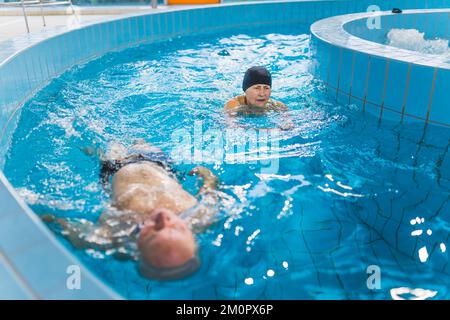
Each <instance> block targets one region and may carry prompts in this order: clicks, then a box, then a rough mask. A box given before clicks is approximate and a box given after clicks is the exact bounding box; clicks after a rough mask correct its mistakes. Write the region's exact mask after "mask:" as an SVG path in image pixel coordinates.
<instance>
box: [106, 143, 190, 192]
mask: <svg viewBox="0 0 450 320" xmlns="http://www.w3.org/2000/svg"><path fill="white" fill-rule="evenodd" d="M143 161H148V162H152V163H155V164H157V165H159V166H160V167H161V168H163V169H164V170H166V171H167V172H169V173H172V174H173V175H174V177H175V178H178V179H183V177H182V175H180V173H179V172H177V171H175V170H174V169H173V168H172V165H173V161H172V160H171V159H170V158H169V157H167V156H166V154H165V153H164V152H145V151H142V152H140V151H137V152H133V153H131V154H129V155H127V156H126V157H125V158H123V159H120V160H106V161H102V163H101V168H100V181H101V182H102V185H103V186H104V187H107V186H108V185H109V178H110V177H111V176H113V175H114V174H115V173H116V172H117V171H119V170H120V169H121V168H123V167H124V166H126V165H128V164H132V163H138V162H143Z"/></svg>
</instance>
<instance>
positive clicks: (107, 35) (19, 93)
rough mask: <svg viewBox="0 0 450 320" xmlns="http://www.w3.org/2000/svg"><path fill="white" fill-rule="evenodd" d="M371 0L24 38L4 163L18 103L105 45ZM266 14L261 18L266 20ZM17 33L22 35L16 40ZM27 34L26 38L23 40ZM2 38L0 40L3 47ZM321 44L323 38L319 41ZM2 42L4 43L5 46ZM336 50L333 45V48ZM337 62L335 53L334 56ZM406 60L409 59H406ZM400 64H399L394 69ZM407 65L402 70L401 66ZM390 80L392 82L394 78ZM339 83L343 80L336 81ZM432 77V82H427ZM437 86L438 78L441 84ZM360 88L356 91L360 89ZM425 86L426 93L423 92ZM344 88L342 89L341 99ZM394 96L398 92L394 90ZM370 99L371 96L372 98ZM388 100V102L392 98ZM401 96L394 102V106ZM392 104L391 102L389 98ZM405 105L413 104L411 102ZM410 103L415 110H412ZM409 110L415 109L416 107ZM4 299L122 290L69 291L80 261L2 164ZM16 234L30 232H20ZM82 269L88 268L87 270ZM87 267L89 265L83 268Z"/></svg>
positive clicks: (14, 61)
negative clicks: (71, 271) (69, 270)
mask: <svg viewBox="0 0 450 320" xmlns="http://www.w3.org/2000/svg"><path fill="white" fill-rule="evenodd" d="M446 2H447V1H440V0H439V1H438V0H436V1H431V0H430V1H423V0H420V1H419V0H417V1H411V0H403V1H380V7H381V9H383V10H386V9H389V8H391V7H393V6H400V7H403V8H417V7H426V8H428V7H443V6H444V4H445V3H446ZM371 4H373V0H362V1H350V0H342V1H318V2H317V1H316V2H284V3H283V2H281V3H280V2H279V3H262V4H258V5H247V4H245V5H242V4H240V5H236V6H219V7H208V8H201V9H200V8H199V9H195V10H180V11H173V12H167V13H161V14H149V15H141V16H135V17H127V18H124V19H120V20H116V21H110V22H105V23H101V24H95V25H91V26H87V27H84V28H80V29H77V30H72V31H70V32H67V33H64V34H61V35H58V36H55V37H52V38H49V39H47V40H45V41H40V42H37V43H33V42H32V43H31V46H29V45H30V44H27V41H24V43H25V44H27V46H29V47H28V48H26V49H24V50H22V51H20V52H19V53H18V54H15V55H14V56H12V57H10V58H9V59H7V60H3V61H2V62H0V169H1V168H2V167H3V164H4V159H5V155H6V152H7V150H8V146H9V143H10V140H11V137H12V135H13V134H14V130H15V127H16V124H17V121H18V119H19V117H20V110H21V106H22V104H23V102H24V101H26V100H27V99H28V98H29V97H30V96H32V94H33V93H34V92H35V91H36V90H39V88H41V87H42V86H44V85H45V83H46V82H47V81H49V80H50V79H52V78H53V77H55V76H56V75H58V74H60V73H61V72H63V71H64V70H66V69H67V68H69V67H71V66H72V65H74V64H78V63H82V62H84V61H88V60H90V59H94V58H96V57H98V56H100V55H102V54H103V53H105V52H108V51H111V50H120V49H121V48H124V47H128V46H132V45H137V44H139V43H142V42H148V41H150V42H151V41H156V40H164V39H167V38H170V37H173V36H176V35H187V34H197V33H206V32H214V31H220V30H224V29H228V28H233V27H236V26H246V25H255V24H256V22H255V21H258V24H268V23H293V22H298V23H312V22H314V21H316V20H318V19H321V18H325V17H329V16H334V15H340V14H345V13H352V12H361V11H365V10H366V9H367V7H368V6H369V5H371ZM261 17H263V20H261ZM19 40H20V39H19ZM25 40H27V39H25ZM1 45H2V44H0V47H1ZM322 46H324V44H322ZM3 49H5V50H3ZM323 49H324V50H322V51H323V52H326V54H325V55H324V53H323V52H320V50H319V53H318V54H319V55H322V56H323V57H322V58H321V59H324V60H323V61H326V62H327V64H328V63H329V62H330V59H329V57H330V52H331V53H332V57H333V59H336V57H339V56H342V61H343V63H341V64H337V63H333V64H332V72H330V73H329V74H328V77H329V78H330V79H329V83H332V84H334V86H335V87H336V86H337V87H340V88H344V87H349V86H350V87H351V88H352V89H351V90H353V92H358V93H357V94H358V95H359V94H362V93H363V92H364V89H363V82H358V83H357V82H356V81H355V83H354V84H353V86H352V85H349V82H351V79H349V78H348V75H350V73H348V72H342V74H345V75H346V76H342V77H341V78H340V79H339V78H337V76H336V75H337V74H339V73H338V72H337V70H336V67H337V66H339V69H342V70H348V69H349V68H350V62H349V61H351V59H352V55H353V54H354V53H353V52H349V51H345V50H343V51H342V52H339V50H337V51H336V48H323ZM8 50H12V49H11V48H10V47H8V48H2V50H1V52H0V56H3V57H4V56H5V55H6V52H7V51H8ZM330 50H331V51H330ZM366 59H367V57H364V56H362V55H357V56H356V57H355V61H356V64H355V69H358V70H364V69H365V68H366V64H367V60H366ZM335 61H337V60H335ZM372 63H373V66H374V67H373V70H383V68H384V65H383V64H385V61H383V60H379V61H378V60H375V59H374V61H373V62H372ZM406 67H407V66H406ZM395 68H397V69H398V70H395ZM391 72H392V74H395V73H396V72H400V73H399V74H404V72H405V66H402V65H401V64H399V65H398V66H391ZM401 72H403V73H401ZM413 73H414V75H416V74H417V75H418V76H414V77H411V78H414V79H415V80H414V81H416V82H417V83H415V84H411V86H413V85H414V86H418V87H420V88H424V87H425V86H424V84H422V83H420V81H422V80H420V79H422V78H423V79H426V80H423V82H427V81H428V80H429V78H430V77H432V75H431V74H430V72H429V71H428V70H426V69H419V68H417V69H414V71H413ZM369 78H370V81H371V82H374V81H380V79H382V78H383V75H382V74H381V73H380V74H379V73H378V72H371V73H370V77H369ZM448 78H449V75H448V74H444V73H439V74H438V76H437V80H436V83H437V84H440V83H447V84H448V83H450V81H449V80H450V79H448ZM389 81H395V79H394V78H392V77H390V78H389ZM336 83H338V84H336ZM427 83H428V82H427ZM437 87H438V85H437ZM376 88H379V85H377V86H374V87H372V88H371V89H370V90H369V92H368V93H367V96H368V100H369V99H372V100H373V101H375V100H376V99H375V98H374V97H376V96H378V95H379V92H372V91H371V90H372V89H373V90H375V89H376ZM358 90H359V91H358ZM421 91H423V92H424V96H423V97H422V96H421ZM426 91H427V90H419V91H418V92H414V95H415V97H414V100H420V99H423V100H425V98H426ZM343 96H344V95H341V94H340V90H338V98H342V97H343ZM390 98H392V99H394V98H395V96H393V97H390ZM435 98H436V99H444V92H443V91H439V92H436V94H435ZM372 100H371V101H372ZM390 103H391V102H390ZM396 103H397V102H396V101H395V102H392V105H396ZM386 105H388V103H386ZM408 108H412V107H410V106H409V105H408ZM408 110H410V109H408ZM411 110H412V109H411ZM436 112H438V110H435V109H433V110H432V112H431V115H432V116H431V117H432V118H433V119H435V118H439V114H436ZM0 180H1V181H0V283H1V284H2V287H1V289H2V290H1V292H2V295H1V297H0V298H11V297H20V298H36V297H38V298H87V299H89V298H93V297H96V298H111V297H117V296H116V295H115V294H114V293H112V292H108V290H106V289H105V288H104V287H102V286H101V285H99V284H98V283H97V282H96V280H95V278H92V277H88V278H89V279H91V280H89V281H87V282H86V281H85V282H84V286H83V290H75V291H70V290H67V288H65V279H66V277H67V274H66V273H64V272H61V270H64V267H66V266H67V265H68V264H71V263H76V264H79V262H77V260H76V259H75V258H74V257H73V256H72V255H71V254H70V253H69V252H68V251H66V250H65V249H64V248H63V247H62V245H60V244H59V243H58V242H57V241H56V239H55V238H54V237H53V236H52V235H51V234H50V232H49V231H48V230H47V228H46V227H45V226H44V225H43V224H42V223H41V222H40V221H39V219H38V218H37V217H36V216H35V215H34V213H33V212H32V211H31V210H30V209H29V208H28V207H27V206H26V204H25V203H24V202H23V201H22V200H21V199H19V198H18V196H17V195H16V194H15V192H14V190H13V188H12V187H11V186H10V185H9V183H8V182H7V180H6V179H5V177H4V176H3V173H2V172H1V171H0ZM17 235H26V236H23V237H21V238H18V236H17ZM83 270H84V269H83ZM83 272H85V271H83Z"/></svg>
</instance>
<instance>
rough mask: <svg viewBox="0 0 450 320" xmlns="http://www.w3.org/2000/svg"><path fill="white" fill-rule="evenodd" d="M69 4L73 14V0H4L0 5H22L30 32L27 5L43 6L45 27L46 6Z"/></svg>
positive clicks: (42, 12) (43, 23)
mask: <svg viewBox="0 0 450 320" xmlns="http://www.w3.org/2000/svg"><path fill="white" fill-rule="evenodd" d="M62 4H69V5H70V8H71V9H72V14H75V9H74V8H73V4H72V0H64V1H51V0H20V1H15V2H4V3H0V6H4V7H19V6H20V7H22V12H23V18H24V19H25V25H26V27H27V33H30V26H29V25H28V18H27V13H26V10H25V7H37V6H39V7H40V8H41V16H42V25H43V26H44V27H45V26H46V22H45V15H44V7H48V6H55V5H62Z"/></svg>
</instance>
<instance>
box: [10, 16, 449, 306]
mask: <svg viewBox="0 0 450 320" xmlns="http://www.w3.org/2000/svg"><path fill="white" fill-rule="evenodd" d="M313 62H314V57H311V50H310V35H309V34H308V26H299V25H285V26H266V27H265V28H264V29H263V28H260V29H257V28H254V29H250V30H249V29H247V30H246V29H242V30H235V31H233V32H229V33H226V34H213V35H209V36H201V37H200V36H196V37H183V38H175V39H172V40H171V41H166V42H160V43H156V44H149V45H142V46H139V47H136V48H130V49H127V50H125V51H121V52H115V53H109V54H107V55H105V56H103V57H100V58H99V59H97V60H94V61H92V62H89V63H87V64H85V65H80V66H77V67H74V68H72V69H70V70H68V71H67V72H65V73H64V74H62V75H61V76H60V77H59V78H56V79H54V80H53V81H52V82H50V83H49V84H48V85H47V86H46V87H45V88H43V89H42V90H41V91H40V92H38V93H37V94H36V95H35V96H34V97H33V98H32V99H30V100H29V101H28V102H27V103H26V105H25V106H24V108H23V110H22V114H21V119H20V121H19V124H18V128H17V130H16V131H15V134H14V138H13V143H12V146H11V148H10V152H9V154H8V157H7V160H6V164H5V169H4V172H5V175H6V176H7V178H8V179H9V180H10V181H11V183H12V184H13V185H14V187H15V188H16V190H17V191H18V192H19V194H21V195H22V196H23V197H24V198H25V200H26V201H27V203H28V204H29V205H30V206H31V208H32V209H33V210H34V211H35V212H36V213H37V214H45V213H49V212H51V213H54V214H57V215H58V216H64V217H71V218H85V219H88V220H93V221H94V220H95V219H96V218H97V217H98V216H99V215H100V213H101V212H102V210H103V208H104V207H105V206H106V205H107V203H108V200H109V196H108V194H107V193H105V192H104V191H103V190H102V188H101V186H100V184H99V180H98V174H99V163H98V160H96V159H95V158H93V157H88V156H86V155H85V154H84V153H83V152H82V151H81V150H80V149H81V148H84V147H87V146H92V145H95V146H97V147H101V148H106V147H107V145H108V144H109V143H110V142H112V141H119V142H123V143H125V144H131V143H132V141H133V140H134V139H137V138H145V139H146V140H147V141H149V142H151V143H153V144H155V145H157V146H159V147H160V148H162V149H163V150H164V151H166V152H167V153H168V154H172V155H176V154H177V153H176V152H175V153H174V150H178V148H179V147H180V141H179V140H176V139H175V140H174V139H172V137H173V134H174V133H177V132H180V130H186V131H181V132H187V133H191V134H192V136H194V134H195V133H194V131H195V130H196V129H195V128H198V126H199V125H201V127H202V129H203V131H206V130H208V129H215V130H216V132H223V133H224V135H225V133H226V132H227V133H228V134H229V135H230V136H231V137H234V138H235V139H239V138H242V132H239V131H238V130H228V131H227V123H226V121H225V116H224V114H223V113H222V112H221V110H222V107H223V104H224V102H225V101H227V100H228V99H229V98H231V97H233V96H235V95H237V94H240V92H241V89H240V86H241V81H242V76H243V72H244V71H245V69H246V68H247V67H250V66H252V65H265V66H267V67H268V68H269V69H270V70H271V72H272V75H273V77H274V83H273V86H274V88H273V93H272V96H273V98H275V99H278V100H281V101H283V102H284V103H286V104H287V105H288V107H289V109H290V116H291V118H292V119H293V121H294V123H295V127H296V128H295V129H293V130H291V131H282V132H280V133H279V135H273V136H269V140H268V144H267V145H268V146H270V148H271V152H270V157H272V159H273V160H274V161H276V162H277V168H278V170H276V171H275V172H266V171H265V170H264V164H263V163H262V162H261V161H263V160H265V159H266V155H265V154H264V152H261V150H259V149H258V148H257V147H256V146H255V145H254V144H250V145H249V147H248V148H247V149H246V150H245V152H244V156H245V155H247V156H249V157H252V158H251V159H255V157H256V160H260V161H252V163H247V162H244V161H238V163H232V162H231V161H218V160H217V159H215V163H208V162H209V161H208V158H204V159H203V160H202V163H204V165H206V166H208V167H210V168H212V169H213V171H214V172H216V173H217V174H218V175H219V178H220V181H221V183H222V189H223V191H224V192H225V193H226V194H227V195H228V196H229V197H228V200H227V202H226V203H224V204H223V208H222V212H221V213H220V221H219V222H218V223H217V224H216V225H215V226H214V227H213V228H211V229H210V230H208V231H206V232H205V233H203V234H200V235H199V236H198V237H199V243H200V257H201V259H202V268H201V269H200V270H199V271H198V272H197V273H196V274H195V275H193V276H191V277H189V278H187V279H184V280H181V281H170V282H157V281H152V280H147V279H144V278H142V277H141V276H140V275H139V274H138V272H137V270H136V265H135V263H134V262H131V261H119V260H116V259H114V258H113V257H112V256H111V255H108V254H107V253H105V252H96V251H93V250H87V251H82V250H74V249H72V247H71V246H70V244H69V243H67V241H66V240H65V239H64V238H63V237H62V236H60V235H58V237H59V238H60V240H61V241H62V242H63V243H64V244H65V245H67V246H68V247H69V248H71V250H73V252H74V253H75V254H76V255H77V256H78V257H79V258H80V260H81V261H83V262H84V263H85V264H86V265H87V266H88V268H90V269H91V270H92V271H94V272H95V273H96V274H98V275H99V276H100V278H101V279H103V280H104V281H105V282H106V283H108V284H109V285H110V286H111V287H113V288H114V289H116V290H117V291H118V292H119V293H121V294H122V295H123V296H124V297H126V298H130V299H216V298H221V299H300V298H302V299H308V298H311V299H324V298H332V299H344V298H346V299H362V298H364V299H390V298H392V296H391V289H395V288H401V287H409V288H421V289H426V290H431V291H433V292H436V293H435V295H434V296H433V297H434V298H441V299H445V298H449V293H448V289H447V287H446V285H445V283H447V282H448V281H449V267H448V251H447V250H446V246H447V243H448V238H449V233H448V230H449V229H450V225H449V220H450V217H449V213H450V197H449V190H450V156H449V152H448V150H449V146H450V131H449V129H448V128H440V127H439V128H438V127H433V126H429V127H427V128H426V129H425V130H424V127H423V124H417V125H412V124H411V125H403V126H402V125H398V124H393V123H389V122H382V123H378V122H377V119H375V118H373V117H372V116H370V115H365V114H363V113H362V112H361V110H358V108H357V107H356V106H352V105H350V106H346V105H339V104H336V103H332V102H330V100H329V99H328V98H327V97H326V90H325V89H324V88H323V87H322V84H321V83H320V82H319V81H317V80H315V79H314V78H313V76H312V75H311V74H310V72H309V70H310V66H311V63H313ZM280 121H282V119H280V117H279V116H278V115H276V114H270V115H269V116H268V117H252V118H245V119H240V120H239V122H240V123H241V124H246V125H251V126H252V127H255V128H258V127H268V126H272V127H273V126H275V125H276V124H277V123H279V122H280ZM249 132H250V133H254V132H253V131H251V130H247V131H246V133H249ZM206 144H207V142H206ZM203 146H205V144H203ZM258 151H259V152H258ZM241 156H242V154H241ZM195 165H196V164H193V163H178V164H177V165H176V167H177V169H178V170H180V171H181V172H186V171H188V170H190V169H191V168H192V167H193V166H195ZM182 183H183V186H184V187H185V188H186V189H187V190H189V191H191V192H193V193H195V191H196V190H197V186H196V184H195V182H194V180H193V179H192V178H186V179H185V180H182ZM415 230H422V233H421V234H420V232H419V231H415ZM423 248H426V249H425V250H424V249H423ZM371 265H376V266H378V267H379V268H380V271H381V286H380V288H372V289H369V288H368V286H367V279H368V276H369V275H368V274H367V271H366V270H367V268H368V267H369V266H371Z"/></svg>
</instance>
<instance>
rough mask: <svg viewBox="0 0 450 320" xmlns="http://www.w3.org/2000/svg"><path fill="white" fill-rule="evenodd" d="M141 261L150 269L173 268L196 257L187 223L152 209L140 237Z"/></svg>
mask: <svg viewBox="0 0 450 320" xmlns="http://www.w3.org/2000/svg"><path fill="white" fill-rule="evenodd" d="M138 246H139V250H140V253H141V256H142V259H143V260H144V261H145V262H146V263H148V264H150V265H151V266H153V267H157V268H172V267H177V266H179V265H182V264H183V263H185V262H186V261H188V260H189V259H191V258H192V257H194V256H195V254H196V250H197V245H196V242H195V238H194V236H193V234H192V231H191V230H190V229H189V228H188V226H187V225H186V223H185V222H184V221H183V220H182V219H181V218H180V217H178V216H177V215H176V214H174V213H173V212H172V211H170V210H167V209H156V210H154V211H153V212H152V213H151V215H150V217H149V220H147V221H146V223H145V226H144V227H143V229H142V231H141V233H140V234H139V239H138Z"/></svg>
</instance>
